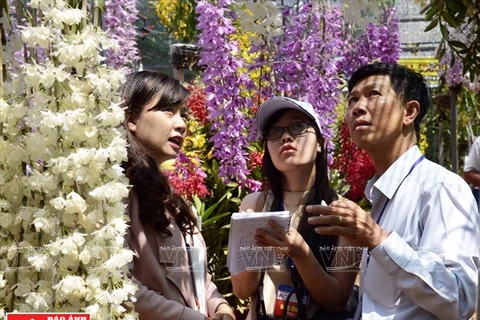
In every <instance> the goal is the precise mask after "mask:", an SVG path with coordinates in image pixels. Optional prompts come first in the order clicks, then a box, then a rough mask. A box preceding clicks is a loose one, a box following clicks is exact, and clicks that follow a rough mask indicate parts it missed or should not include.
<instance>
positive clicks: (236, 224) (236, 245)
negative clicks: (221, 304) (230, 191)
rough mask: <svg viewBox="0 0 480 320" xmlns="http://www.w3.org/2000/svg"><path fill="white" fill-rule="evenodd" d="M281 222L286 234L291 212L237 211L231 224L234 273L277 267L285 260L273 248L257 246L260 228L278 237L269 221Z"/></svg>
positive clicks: (230, 261)
mask: <svg viewBox="0 0 480 320" xmlns="http://www.w3.org/2000/svg"><path fill="white" fill-rule="evenodd" d="M269 220H273V221H275V222H276V223H278V224H279V225H280V226H281V227H282V229H283V230H285V232H287V231H288V227H289V224H290V213H289V212H288V211H275V212H236V213H234V214H232V217H231V221H230V234H229V242H228V257H227V266H228V269H229V271H230V273H232V274H237V273H240V272H243V271H245V270H249V269H260V268H267V267H270V266H273V265H275V264H277V263H279V262H281V261H282V260H281V259H280V257H279V256H278V255H277V253H276V251H275V249H277V248H272V247H259V246H257V245H256V243H255V238H254V237H255V231H256V230H257V229H259V228H262V229H264V230H266V231H267V232H270V233H271V234H272V235H273V234H274V232H273V230H272V228H271V227H270V226H269V225H268V221H269Z"/></svg>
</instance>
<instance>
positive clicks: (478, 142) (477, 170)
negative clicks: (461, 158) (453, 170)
mask: <svg viewBox="0 0 480 320" xmlns="http://www.w3.org/2000/svg"><path fill="white" fill-rule="evenodd" d="M463 178H464V179H465V181H467V182H468V183H469V184H470V185H471V186H472V190H473V193H474V195H475V199H476V200H477V204H478V205H479V210H480V136H478V137H477V139H475V141H474V142H473V144H472V146H471V147H470V151H469V152H468V156H467V158H466V159H465V166H464V168H463Z"/></svg>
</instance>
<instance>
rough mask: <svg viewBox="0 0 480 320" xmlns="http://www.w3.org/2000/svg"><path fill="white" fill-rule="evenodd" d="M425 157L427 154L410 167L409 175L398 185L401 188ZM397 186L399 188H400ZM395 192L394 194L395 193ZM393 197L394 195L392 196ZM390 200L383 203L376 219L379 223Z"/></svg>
mask: <svg viewBox="0 0 480 320" xmlns="http://www.w3.org/2000/svg"><path fill="white" fill-rule="evenodd" d="M423 159H425V156H424V155H422V156H421V157H420V158H418V159H417V161H415V162H414V163H413V165H412V167H411V168H410V170H409V171H408V173H407V175H406V176H405V177H404V178H403V180H402V182H400V184H399V185H398V188H400V186H401V185H402V183H403V181H405V179H406V178H407V177H408V176H409V175H410V173H412V171H413V169H415V167H416V166H417V165H418V164H419V163H420V162H422V160H423ZM398 188H397V190H398ZM397 190H395V193H396V192H397ZM395 193H394V195H395ZM392 198H393V196H392ZM389 202H390V199H388V198H387V201H385V204H384V205H383V207H382V211H380V214H379V215H378V219H377V221H375V222H376V223H377V224H379V223H380V219H382V216H383V214H384V213H385V209H386V208H387V205H388V203H389Z"/></svg>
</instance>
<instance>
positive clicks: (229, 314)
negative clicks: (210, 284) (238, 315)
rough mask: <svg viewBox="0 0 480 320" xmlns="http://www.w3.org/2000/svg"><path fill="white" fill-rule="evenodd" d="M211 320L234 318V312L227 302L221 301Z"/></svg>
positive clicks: (230, 319) (231, 319)
mask: <svg viewBox="0 0 480 320" xmlns="http://www.w3.org/2000/svg"><path fill="white" fill-rule="evenodd" d="M212 320H235V314H234V313H233V310H232V308H230V306H229V305H228V304H226V303H222V304H220V305H219V306H218V307H217V311H216V312H215V314H214V315H213V318H212Z"/></svg>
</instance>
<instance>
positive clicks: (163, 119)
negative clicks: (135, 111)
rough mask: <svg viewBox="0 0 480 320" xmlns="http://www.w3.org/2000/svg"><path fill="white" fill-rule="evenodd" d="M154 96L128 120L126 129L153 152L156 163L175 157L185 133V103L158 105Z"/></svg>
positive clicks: (157, 98)
mask: <svg viewBox="0 0 480 320" xmlns="http://www.w3.org/2000/svg"><path fill="white" fill-rule="evenodd" d="M158 100H159V97H156V98H155V99H153V100H152V101H151V102H149V103H148V104H147V105H146V106H145V107H144V108H143V110H142V112H141V113H140V115H139V116H138V118H137V119H135V120H131V121H129V122H128V130H130V132H131V133H132V134H133V135H134V136H135V137H136V138H137V139H138V141H139V142H140V143H142V144H143V145H144V146H145V147H147V148H149V149H150V151H152V152H153V153H154V154H155V157H156V160H157V163H158V164H161V163H162V162H165V161H167V160H170V159H174V158H176V157H177V155H178V153H179V152H180V148H181V147H182V144H183V140H184V139H185V135H186V133H187V125H186V123H185V120H186V109H185V105H172V106H169V107H165V106H159V105H157V102H158Z"/></svg>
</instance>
